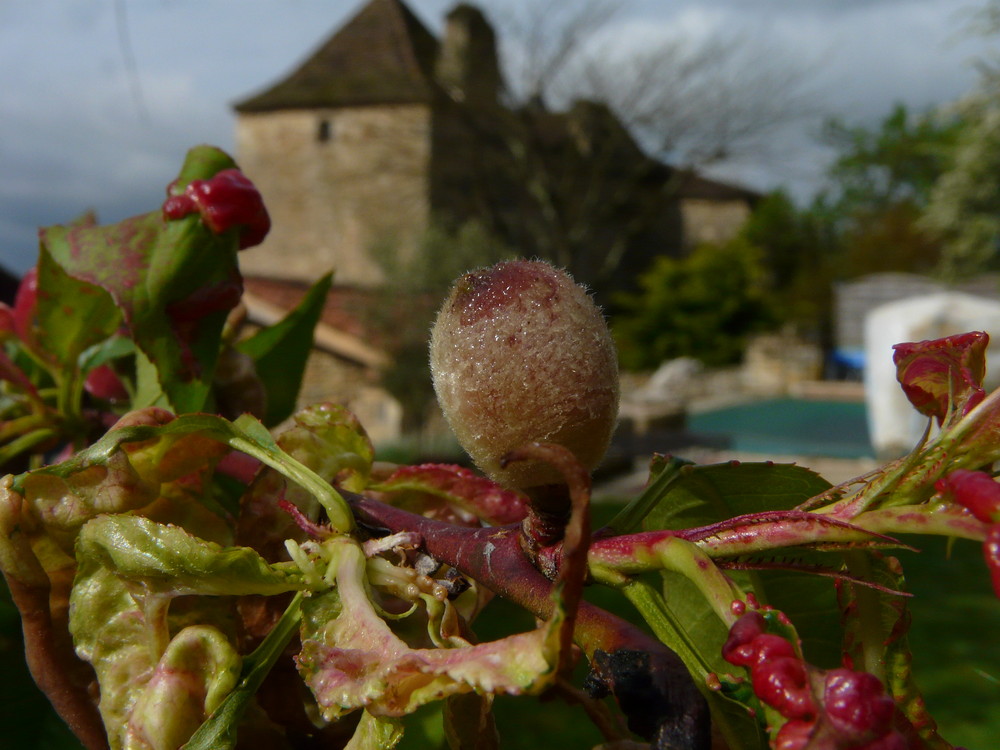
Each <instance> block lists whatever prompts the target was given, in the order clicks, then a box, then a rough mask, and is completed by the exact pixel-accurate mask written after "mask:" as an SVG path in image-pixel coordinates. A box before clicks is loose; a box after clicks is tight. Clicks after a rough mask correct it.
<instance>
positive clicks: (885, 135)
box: [823, 104, 962, 219]
mask: <svg viewBox="0 0 1000 750" xmlns="http://www.w3.org/2000/svg"><path fill="white" fill-rule="evenodd" d="M961 131H962V119H961V118H959V117H957V116H956V115H955V113H954V112H947V111H932V112H930V113H927V114H924V115H915V114H913V113H912V112H911V111H910V110H909V109H908V108H907V107H906V106H905V105H903V104H897V105H895V107H893V109H892V110H891V111H890V112H889V114H888V115H887V116H886V117H885V118H884V119H883V120H882V122H881V123H879V125H878V127H877V128H874V129H873V128H868V127H865V126H857V125H854V126H852V125H848V124H846V123H844V122H843V121H841V120H837V119H833V120H830V121H828V122H827V123H826V126H825V128H824V133H823V139H824V140H825V141H826V142H827V143H828V144H830V145H832V146H833V147H834V148H836V149H837V151H838V152H839V156H838V157H837V158H836V160H835V161H834V162H833V164H832V165H831V166H830V169H829V172H828V178H829V179H830V181H831V182H832V191H831V192H832V193H833V197H834V200H835V202H836V204H837V206H838V210H839V211H840V212H841V213H843V215H844V216H845V218H848V219H850V218H851V217H856V216H864V215H867V214H870V213H873V212H878V211H880V210H884V209H888V208H890V207H892V206H897V205H900V204H903V203H909V204H913V205H916V206H920V207H923V206H925V205H926V204H927V202H928V200H929V198H930V194H931V191H932V190H933V188H934V185H935V183H936V182H937V179H938V177H940V176H941V174H942V173H943V172H944V170H945V169H946V168H947V167H948V165H949V163H950V159H951V153H952V151H953V148H954V146H955V142H956V140H957V138H958V135H959V133H960V132H961Z"/></svg>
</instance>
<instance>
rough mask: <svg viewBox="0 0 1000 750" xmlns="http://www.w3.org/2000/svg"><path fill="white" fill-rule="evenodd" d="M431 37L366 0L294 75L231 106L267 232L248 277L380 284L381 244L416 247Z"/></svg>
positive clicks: (433, 58)
mask: <svg viewBox="0 0 1000 750" xmlns="http://www.w3.org/2000/svg"><path fill="white" fill-rule="evenodd" d="M438 52H439V44H438V41H437V39H435V38H434V36H433V35H432V34H431V33H430V32H429V31H428V30H427V29H426V28H425V27H424V25H423V24H422V23H421V22H420V20H419V19H418V18H417V17H416V16H415V15H413V13H412V12H411V11H410V10H409V8H407V7H406V6H405V5H404V4H403V3H402V2H400V0H371V1H370V2H369V3H368V4H367V5H365V6H364V7H363V8H362V9H361V10H360V11H359V12H358V13H357V14H356V15H355V16H354V17H353V18H351V19H350V20H349V21H348V22H347V23H346V24H345V25H344V26H343V27H342V28H341V29H340V30H339V31H337V32H336V33H335V34H334V35H333V36H332V37H330V38H329V39H328V40H327V41H326V42H324V43H323V44H322V45H321V46H320V47H319V48H318V49H317V50H316V51H315V52H314V53H313V54H312V55H311V56H310V57H308V58H307V59H306V60H305V62H303V63H302V64H301V65H300V66H299V67H298V68H296V69H295V70H294V71H293V72H292V73H291V74H290V75H288V76H287V77H286V78H284V79H282V80H281V81H279V82H278V83H276V84H274V85H273V86H271V87H270V88H268V89H266V90H264V91H262V92H261V93H259V94H256V95H254V96H251V97H249V98H247V99H245V100H243V101H241V102H239V103H237V104H236V106H235V109H236V113H237V123H236V150H237V159H238V161H239V163H240V166H241V167H242V169H243V170H244V171H245V172H246V173H247V175H248V176H249V177H250V178H251V179H252V180H254V182H255V183H256V184H257V186H258V187H259V189H260V190H261V193H262V194H263V196H264V199H265V201H266V202H267V205H268V209H269V211H270V212H271V215H272V220H273V222H272V223H273V229H272V232H271V234H270V235H269V236H268V238H267V240H266V241H265V242H264V244H262V245H261V246H259V247H257V248H254V249H252V250H249V251H247V252H245V253H243V255H242V256H241V265H242V268H243V271H244V273H246V274H250V275H260V276H269V277H272V278H278V279H297V280H313V279H315V278H317V277H318V276H319V275H320V274H322V273H324V272H325V271H327V270H329V269H330V268H333V269H334V270H335V271H336V275H335V279H336V280H337V282H338V283H341V284H353V285H361V286H368V285H373V284H377V283H378V282H379V281H380V280H381V272H380V270H379V268H378V266H377V264H376V263H375V262H374V261H373V260H372V259H371V253H370V251H371V248H372V247H373V246H374V245H375V244H376V243H381V242H397V243H400V244H401V246H403V247H406V246H407V245H412V244H413V243H414V242H415V241H416V238H417V237H419V235H420V234H421V232H422V231H423V230H424V229H425V228H426V227H427V224H428V222H429V219H430V211H431V206H430V190H429V186H428V181H429V168H430V161H431V157H432V155H431V145H432V140H433V133H432V131H433V129H434V128H435V113H436V109H438V108H439V106H440V102H441V101H442V100H443V99H445V98H446V97H445V94H444V92H443V90H442V89H441V87H440V86H439V85H438V84H437V82H436V80H435V66H436V64H437V60H438Z"/></svg>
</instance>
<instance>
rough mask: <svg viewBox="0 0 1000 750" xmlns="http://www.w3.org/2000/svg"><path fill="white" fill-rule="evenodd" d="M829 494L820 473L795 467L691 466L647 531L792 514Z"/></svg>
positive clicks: (650, 518)
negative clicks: (758, 515) (742, 517)
mask: <svg viewBox="0 0 1000 750" xmlns="http://www.w3.org/2000/svg"><path fill="white" fill-rule="evenodd" d="M657 468H658V467H654V471H656V470H657ZM829 488H830V483H829V482H827V481H826V480H825V479H823V478H822V477H821V476H819V475H818V474H816V473H815V472H814V471H812V470H811V469H806V468H804V467H801V466H796V465H795V464H775V463H770V462H768V463H738V462H733V463H727V464H711V465H706V466H689V467H687V468H685V469H683V470H682V471H681V477H680V479H679V480H678V481H677V482H676V483H675V484H673V485H672V486H671V487H670V488H669V489H668V491H667V493H666V494H665V495H663V497H662V498H661V499H660V501H659V503H658V504H657V505H656V507H655V508H653V510H651V511H650V513H649V514H648V515H647V516H646V519H645V521H644V522H643V528H644V529H646V530H650V529H685V528H691V527H693V526H707V525H708V524H711V523H716V522H718V521H723V520H726V519H729V518H732V517H733V516H738V515H743V514H747V513H760V512H763V511H769V510H790V509H791V508H794V507H796V506H797V505H799V504H801V503H803V502H805V501H806V500H808V499H809V498H811V497H814V496H816V495H818V494H820V493H821V492H825V491H826V490H828V489H829Z"/></svg>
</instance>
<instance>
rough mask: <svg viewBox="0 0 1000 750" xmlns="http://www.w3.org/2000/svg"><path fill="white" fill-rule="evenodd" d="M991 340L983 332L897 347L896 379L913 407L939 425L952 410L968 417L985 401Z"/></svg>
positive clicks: (895, 348) (961, 334) (893, 358)
mask: <svg viewBox="0 0 1000 750" xmlns="http://www.w3.org/2000/svg"><path fill="white" fill-rule="evenodd" d="M989 341H990V337H989V335H988V334H987V333H984V332H982V331H971V332H969V333H960V334H957V335H955V336H946V337H945V338H942V339H934V340H932V341H918V342H912V343H903V344H896V345H895V346H894V347H893V355H892V361H893V363H894V364H895V365H896V379H897V380H899V383H900V385H901V386H902V387H903V392H904V393H905V394H906V397H907V398H908V399H909V400H910V403H911V404H913V406H914V407H915V408H916V409H917V411H919V412H920V413H921V414H926V415H927V416H928V417H934V418H936V419H937V421H938V424H941V423H942V422H943V421H944V418H945V416H946V415H947V414H948V413H949V410H950V409H951V408H952V407H953V408H954V412H955V413H956V414H958V415H959V416H961V415H964V414H967V413H968V412H969V411H971V410H972V408H973V407H974V406H976V404H978V403H979V402H980V401H982V400H983V399H984V398H985V397H986V392H985V391H984V390H983V378H984V377H985V375H986V347H987V345H988V344H989Z"/></svg>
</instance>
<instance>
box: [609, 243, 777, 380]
mask: <svg viewBox="0 0 1000 750" xmlns="http://www.w3.org/2000/svg"><path fill="white" fill-rule="evenodd" d="M639 286H640V289H641V291H640V292H639V293H638V294H637V295H631V296H622V297H620V298H619V299H618V303H619V305H620V312H619V314H618V315H617V316H616V317H615V320H614V326H613V328H614V333H615V338H616V340H617V343H618V348H619V356H620V359H621V364H622V366H623V367H625V368H626V369H633V370H635V369H648V368H652V367H656V366H657V365H659V364H660V363H661V362H663V361H664V360H667V359H672V358H674V357H681V356H690V357H696V358H698V359H700V360H701V361H702V362H704V363H705V364H706V365H711V366H719V365H728V364H733V363H735V362H738V361H739V359H740V356H741V355H742V353H743V350H744V348H745V346H746V341H747V338H748V336H749V335H750V334H752V333H755V332H758V331H761V330H766V329H768V328H770V327H772V326H773V325H774V324H775V322H776V316H775V311H774V305H773V301H772V300H771V298H770V296H769V293H768V291H769V289H768V283H767V272H766V269H765V266H764V263H763V259H762V253H761V251H760V249H759V248H757V247H755V246H754V245H752V244H750V243H749V242H748V241H747V240H746V239H744V238H736V239H734V240H732V241H730V242H727V243H725V244H721V245H702V246H700V247H699V248H697V249H696V250H695V251H694V252H693V253H692V254H691V255H689V256H688V257H686V258H670V257H665V256H661V257H659V258H657V259H656V260H655V261H654V262H653V265H652V266H651V267H650V268H649V270H648V271H646V272H645V273H643V274H642V275H641V276H640V277H639Z"/></svg>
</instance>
